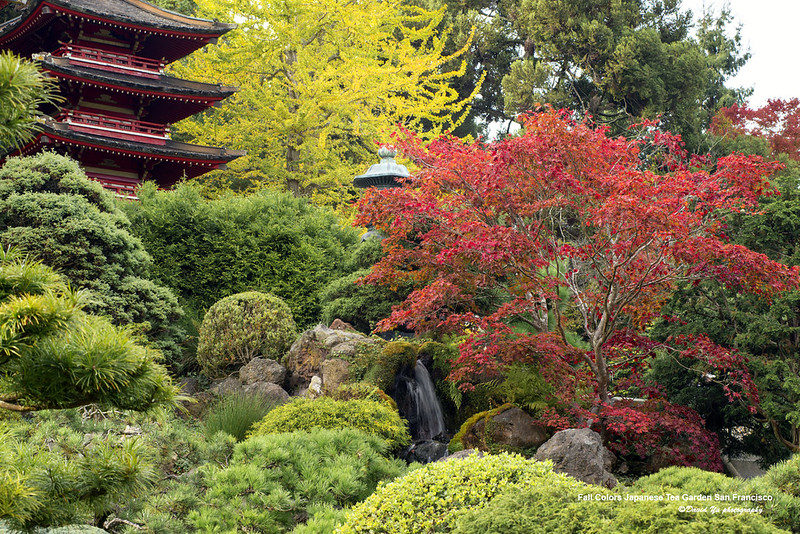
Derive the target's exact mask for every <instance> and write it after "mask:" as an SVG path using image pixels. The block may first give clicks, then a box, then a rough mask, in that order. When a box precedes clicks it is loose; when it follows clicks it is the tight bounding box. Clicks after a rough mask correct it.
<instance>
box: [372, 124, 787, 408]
mask: <svg viewBox="0 0 800 534" xmlns="http://www.w3.org/2000/svg"><path fill="white" fill-rule="evenodd" d="M522 124H523V133H522V134H521V135H519V136H517V137H513V138H508V139H506V140H503V141H500V142H496V143H491V144H484V143H481V142H475V143H471V144H466V143H464V142H462V141H461V140H458V139H455V138H442V139H439V140H437V141H435V142H433V143H430V144H428V145H427V146H424V145H423V144H422V143H420V142H419V141H418V140H417V139H416V138H414V137H413V136H412V135H409V134H404V135H403V136H402V137H401V138H400V139H399V147H400V148H401V150H402V151H403V152H404V154H405V155H406V156H407V157H410V158H411V159H413V160H414V161H415V162H416V163H417V164H418V166H419V168H420V170H419V172H417V173H416V174H415V175H414V176H412V177H411V178H409V179H408V180H407V181H406V182H405V183H404V185H403V187H401V188H398V189H391V190H384V191H377V190H371V191H368V192H367V194H366V195H365V197H364V198H363V199H362V200H361V201H360V203H359V214H358V217H357V223H358V224H362V225H367V224H372V225H374V226H375V227H377V228H378V229H379V230H380V231H381V232H382V233H383V235H384V236H385V240H384V247H385V250H386V256H385V257H384V258H383V259H382V260H381V261H380V262H379V263H378V264H377V265H375V267H374V269H373V271H372V273H371V274H370V275H369V276H368V277H367V279H366V281H367V282H370V283H378V284H387V285H398V284H399V283H401V282H403V283H404V282H411V283H412V284H413V286H414V287H415V288H416V289H415V290H414V291H413V292H412V293H411V294H410V296H409V297H408V299H407V300H406V301H405V302H404V303H402V304H401V305H399V306H397V307H396V308H395V310H394V312H393V313H392V315H391V316H390V317H389V318H388V319H386V320H384V321H382V322H381V323H380V325H379V329H383V330H388V329H392V328H395V327H397V326H400V325H404V326H407V327H410V328H412V329H414V330H416V331H418V332H421V331H426V330H439V331H446V332H451V333H456V334H461V335H464V336H465V341H464V343H462V345H461V357H460V358H459V360H458V361H457V362H456V368H455V370H454V372H453V376H452V378H453V379H456V380H459V381H462V382H469V380H470V379H471V378H474V377H478V378H480V377H485V376H487V375H491V374H493V373H496V372H498V371H500V370H502V368H503V367H504V366H505V365H507V364H509V363H510V362H512V361H520V360H522V361H528V362H538V363H539V365H540V369H541V370H542V373H543V374H544V375H545V376H547V377H548V378H549V379H551V380H554V381H556V382H555V383H556V384H558V385H559V386H561V387H563V388H565V390H568V391H575V390H577V389H579V386H578V385H577V384H576V383H575V381H576V378H575V377H576V376H577V377H579V378H578V379H580V380H588V381H589V382H590V383H593V385H594V387H593V388H592V389H593V391H594V392H595V393H596V397H595V401H594V402H595V403H600V404H595V405H596V406H600V405H608V403H609V392H610V391H611V390H612V389H613V384H612V378H613V377H612V372H613V369H612V367H613V366H614V365H616V364H615V363H614V362H613V361H612V359H613V358H610V355H611V354H613V351H609V348H610V345H609V340H611V339H612V336H614V334H615V333H616V332H618V331H620V330H625V329H630V330H633V331H642V330H643V329H645V328H646V326H647V325H648V324H650V322H651V321H652V320H653V319H654V318H655V317H657V316H658V314H659V311H660V309H661V307H662V305H663V303H664V302H665V300H666V299H667V298H668V297H669V296H670V294H671V292H672V291H673V289H674V288H675V286H676V284H677V283H680V282H687V281H688V282H691V281H699V280H702V279H704V278H707V277H715V278H717V279H720V280H722V281H723V282H725V283H727V284H730V285H732V286H734V287H736V288H737V289H740V290H742V291H749V292H755V293H761V294H764V295H767V296H768V295H770V294H772V293H774V292H777V291H782V290H784V289H787V288H789V287H795V286H796V285H797V283H798V273H797V271H796V270H795V271H793V270H790V269H788V268H787V267H785V266H783V265H781V264H779V263H776V262H773V261H771V260H769V259H768V258H767V257H766V256H763V255H760V254H756V253H754V252H752V251H750V250H748V249H746V248H744V247H741V246H737V245H732V244H730V243H728V242H727V240H726V239H725V236H724V227H725V226H724V217H725V215H726V214H728V213H730V212H732V211H736V212H745V213H747V212H752V211H754V210H756V209H757V206H758V199H759V197H760V196H762V195H764V194H771V191H772V190H771V188H770V185H769V183H768V181H767V178H768V177H769V175H770V174H771V173H772V172H774V171H775V170H776V169H777V168H778V165H777V164H776V163H772V162H767V161H764V160H763V159H761V158H758V157H745V156H741V155H733V156H730V157H727V158H722V159H720V160H719V161H717V162H716V165H715V167H714V168H713V170H708V169H707V168H704V167H700V166H699V164H700V163H701V162H700V161H698V160H697V159H689V157H688V156H687V154H686V153H685V152H683V150H682V148H681V144H680V139H679V138H678V137H676V136H673V135H671V134H668V133H664V132H660V131H657V130H654V129H653V128H652V127H647V126H646V127H645V129H644V131H645V132H646V135H642V136H640V137H639V138H637V139H626V138H609V137H608V136H607V132H606V131H605V130H604V129H603V128H595V127H593V126H592V125H590V124H588V123H585V122H578V121H575V120H572V119H571V118H570V116H569V115H568V114H567V113H564V112H558V111H553V110H551V109H544V110H541V111H539V112H537V113H534V114H531V115H529V116H527V117H524V118H523V119H522ZM569 332H575V333H577V334H578V335H579V336H580V337H581V338H582V340H583V343H573V344H570V343H568V342H567V340H568V337H569V335H568V333H569ZM707 353H708V351H705V352H704V354H707ZM635 364H636V363H635V361H632V363H631V365H632V366H635ZM717 364H719V365H722V364H720V363H719V361H715V364H714V365H717ZM725 364H726V365H728V367H730V368H731V369H730V370H731V371H733V369H734V368H739V367H742V366H741V365H739V362H737V361H736V358H732V359H731V361H727V360H726V361H725ZM584 384H585V382H584ZM583 389H584V390H585V387H584V388H583Z"/></svg>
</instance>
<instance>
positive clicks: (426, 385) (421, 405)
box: [392, 361, 445, 441]
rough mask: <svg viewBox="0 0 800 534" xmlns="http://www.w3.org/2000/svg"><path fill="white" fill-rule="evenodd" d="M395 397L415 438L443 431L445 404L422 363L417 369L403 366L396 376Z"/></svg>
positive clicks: (435, 435) (432, 435) (433, 436)
mask: <svg viewBox="0 0 800 534" xmlns="http://www.w3.org/2000/svg"><path fill="white" fill-rule="evenodd" d="M393 390H394V391H393V393H394V394H393V395H392V397H393V398H394V400H395V401H396V402H397V408H398V409H399V410H400V414H401V415H402V416H403V417H405V418H406V419H407V420H408V426H409V430H410V432H411V437H412V438H413V439H414V440H415V441H423V440H429V439H433V438H435V437H437V436H439V435H441V434H443V433H444V431H445V428H444V415H443V414H442V405H441V404H439V399H438V398H437V397H436V390H435V389H434V387H433V381H432V380H431V376H430V375H429V374H428V370H427V369H426V368H425V365H423V363H422V362H420V361H417V364H416V365H415V366H414V369H413V370H411V369H408V368H406V369H404V370H403V371H401V372H400V373H398V374H397V376H396V377H395V382H394V387H393Z"/></svg>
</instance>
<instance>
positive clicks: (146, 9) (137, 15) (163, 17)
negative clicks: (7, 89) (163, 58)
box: [0, 0, 236, 37]
mask: <svg viewBox="0 0 800 534" xmlns="http://www.w3.org/2000/svg"><path fill="white" fill-rule="evenodd" d="M45 6H50V7H51V8H56V9H57V10H60V11H64V12H66V13H69V14H73V15H86V16H87V17H88V18H97V19H103V20H108V21H114V22H117V23H119V24H121V25H126V26H130V27H133V28H137V29H151V30H162V31H168V32H178V33H182V34H206V35H209V36H213V37H219V36H220V35H222V34H224V33H226V32H228V31H230V30H232V29H234V28H236V24H227V23H224V22H219V21H216V20H207V19H200V18H196V17H190V16H188V15H183V14H180V13H175V12H173V11H168V10H166V9H163V8H160V7H158V6H155V5H153V4H150V3H148V2H145V1H143V0H28V1H27V2H25V7H24V8H23V12H22V14H21V15H20V16H19V17H17V18H15V19H12V20H10V21H8V22H7V23H5V24H3V25H0V33H5V32H8V31H11V29H12V28H16V27H17V26H18V25H19V24H20V23H21V22H22V21H24V20H25V19H28V18H29V17H30V16H31V15H32V14H34V13H36V12H37V11H38V12H41V11H42V8H43V7H45ZM58 8H60V9H58Z"/></svg>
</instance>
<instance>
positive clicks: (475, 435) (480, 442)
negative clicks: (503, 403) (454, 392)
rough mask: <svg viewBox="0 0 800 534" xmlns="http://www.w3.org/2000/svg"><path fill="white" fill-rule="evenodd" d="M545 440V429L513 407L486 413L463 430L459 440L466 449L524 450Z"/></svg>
mask: <svg viewBox="0 0 800 534" xmlns="http://www.w3.org/2000/svg"><path fill="white" fill-rule="evenodd" d="M546 441H547V431H546V430H545V428H544V427H543V426H542V425H540V424H538V423H536V421H535V420H534V419H533V417H531V416H530V415H528V414H527V413H526V412H524V411H523V410H521V409H519V408H517V407H509V408H506V409H503V410H502V411H500V412H499V413H494V412H487V413H486V417H480V418H478V419H477V420H476V421H475V422H474V424H473V425H472V426H470V427H469V428H467V429H465V432H464V434H463V437H462V438H461V443H462V444H463V446H464V448H467V449H482V450H487V451H496V450H504V451H524V450H525V449H534V448H536V447H538V446H539V445H541V444H542V443H544V442H546Z"/></svg>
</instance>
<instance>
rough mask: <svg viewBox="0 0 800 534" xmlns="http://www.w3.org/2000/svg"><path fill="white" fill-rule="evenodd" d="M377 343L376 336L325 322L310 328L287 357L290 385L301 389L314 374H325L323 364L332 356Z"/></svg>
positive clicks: (286, 363)
mask: <svg viewBox="0 0 800 534" xmlns="http://www.w3.org/2000/svg"><path fill="white" fill-rule="evenodd" d="M375 343H377V341H376V340H374V339H372V338H369V337H367V336H365V335H363V334H359V333H357V332H348V331H343V330H334V329H332V328H328V327H327V326H325V325H317V326H315V327H314V328H312V329H311V330H306V331H305V332H303V333H302V334H301V335H300V337H299V338H297V341H295V342H294V344H293V345H292V347H291V348H290V349H289V352H287V353H286V356H285V357H284V359H283V362H284V365H285V366H286V369H287V371H288V373H289V388H290V389H291V390H292V391H297V390H299V389H302V388H304V387H307V386H308V384H309V383H310V382H311V377H312V376H314V375H320V374H321V372H322V369H321V364H322V362H323V361H324V360H326V359H328V358H329V357H334V358H335V357H340V356H352V355H354V354H355V353H356V351H357V350H358V349H359V347H360V346H362V345H364V344H375Z"/></svg>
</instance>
